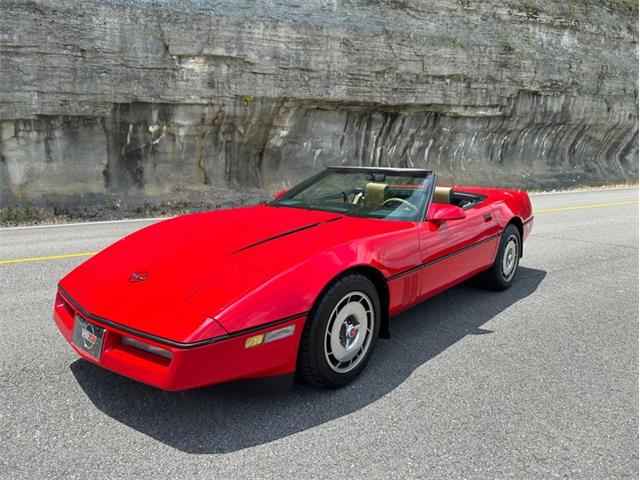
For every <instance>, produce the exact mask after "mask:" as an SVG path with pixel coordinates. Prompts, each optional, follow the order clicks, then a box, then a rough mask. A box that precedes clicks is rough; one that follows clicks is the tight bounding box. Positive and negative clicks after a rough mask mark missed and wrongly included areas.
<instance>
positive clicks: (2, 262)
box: [0, 200, 638, 265]
mask: <svg viewBox="0 0 640 480" xmlns="http://www.w3.org/2000/svg"><path fill="white" fill-rule="evenodd" d="M637 204H638V201H637V200H632V201H627V202H613V203H596V204H593V205H576V206H573V207H560V208H545V209H542V210H535V211H534V212H533V213H534V214H535V215H538V214H540V213H551V212H568V211H571V210H582V209H585V208H604V207H618V206H621V205H637ZM96 253H98V252H84V253H66V254H64V255H49V256H46V257H30V258H12V259H8V260H0V265H6V264H8V263H26V262H42V261H45V260H60V259H63V258H74V257H90V256H92V255H95V254H96Z"/></svg>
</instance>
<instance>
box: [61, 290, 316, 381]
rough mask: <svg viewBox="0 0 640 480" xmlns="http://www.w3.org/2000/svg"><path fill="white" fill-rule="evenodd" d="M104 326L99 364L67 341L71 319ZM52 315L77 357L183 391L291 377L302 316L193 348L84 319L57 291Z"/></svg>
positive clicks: (72, 322) (300, 331) (301, 325)
mask: <svg viewBox="0 0 640 480" xmlns="http://www.w3.org/2000/svg"><path fill="white" fill-rule="evenodd" d="M76 315H79V316H81V317H82V318H83V319H84V320H86V321H88V322H90V323H92V324H94V325H97V326H99V327H102V328H104V329H105V330H106V331H105V336H104V339H103V344H102V351H101V355H100V358H99V360H96V359H95V358H93V357H92V356H90V355H89V354H88V353H87V352H85V351H84V350H83V349H82V348H79V347H77V346H76V345H74V344H73V343H72V333H73V326H74V321H75V320H74V319H75V316H76ZM53 317H54V320H55V322H56V325H57V326H58V329H59V330H60V332H62V335H63V336H64V338H65V339H66V340H67V342H69V344H70V345H71V346H72V348H73V349H74V350H75V351H76V352H77V353H78V354H79V355H80V356H81V357H83V358H85V359H87V360H89V361H91V362H93V363H96V364H98V365H100V366H101V367H104V368H106V369H109V370H111V371H113V372H116V373H119V374H121V375H124V376H126V377H129V378H132V379H134V380H137V381H140V382H143V383H146V384H149V385H153V386H155V387H158V388H161V389H164V390H172V391H176V390H187V389H191V388H197V387H202V386H206V385H213V384H217V383H223V382H228V381H231V380H236V379H243V378H257V377H266V376H272V375H273V376H275V375H283V374H288V373H292V372H293V371H294V370H295V365H296V357H297V352H298V344H299V340H300V335H301V333H302V328H303V326H304V321H305V317H296V318H293V319H291V320H289V321H285V322H283V323H279V324H278V325H277V326H276V327H274V326H269V327H267V328H265V329H264V330H252V331H251V332H248V333H244V334H238V335H231V336H227V337H225V338H223V339H220V341H214V342H213V343H208V344H204V345H198V346H193V347H188V346H187V347H176V346H173V345H168V344H166V343H160V342H156V341H153V340H150V339H148V338H144V337H143V336H140V335H136V334H134V333H131V332H130V331H125V330H123V329H119V328H117V327H116V326H114V325H113V324H109V325H107V324H105V323H102V322H100V321H96V320H95V318H87V317H86V315H85V314H84V313H83V312H80V311H79V310H78V309H77V308H76V307H75V306H74V305H73V303H72V301H71V300H70V299H69V298H67V297H65V296H64V295H63V294H62V293H60V292H58V294H57V296H56V302H55V306H54V312H53ZM290 325H295V327H294V331H293V334H292V335H289V336H286V337H284V338H281V339H278V340H277V341H273V342H271V343H264V344H261V345H257V346H249V347H247V339H249V338H251V337H255V336H256V335H259V334H260V333H266V332H268V331H272V330H274V329H280V328H284V327H288V326H290ZM124 337H129V338H133V339H134V340H137V341H139V342H143V343H146V344H149V345H154V346H156V347H159V348H162V349H164V350H165V351H167V352H169V353H170V355H167V356H170V358H165V357H163V356H159V355H154V354H152V353H148V352H146V351H143V350H140V349H138V348H135V347H132V346H130V345H126V344H124V343H123V342H122V339H123V338H124Z"/></svg>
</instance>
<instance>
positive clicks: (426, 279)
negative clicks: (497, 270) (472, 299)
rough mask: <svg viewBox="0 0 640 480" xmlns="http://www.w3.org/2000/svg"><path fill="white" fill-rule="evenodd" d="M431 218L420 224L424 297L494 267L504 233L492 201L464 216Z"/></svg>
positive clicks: (421, 291)
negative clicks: (498, 222)
mask: <svg viewBox="0 0 640 480" xmlns="http://www.w3.org/2000/svg"><path fill="white" fill-rule="evenodd" d="M428 218H429V215H427V220H425V221H424V222H422V223H421V224H420V226H419V243H420V254H421V265H422V267H423V268H422V269H421V276H420V298H421V299H424V298H426V297H429V296H431V295H435V294H436V293H438V292H440V291H442V290H444V289H446V288H449V287H450V286H453V285H454V284H456V283H458V282H460V281H462V280H464V279H466V278H469V277H470V276H472V275H473V274H475V273H479V272H481V271H482V270H484V269H486V268H488V267H489V266H491V264H492V263H493V261H494V259H495V254H496V250H497V246H498V242H499V233H500V232H499V226H498V224H497V222H496V219H495V217H494V215H493V209H492V206H491V203H490V202H483V203H481V204H479V205H476V206H473V207H471V208H468V209H466V210H465V218H463V219H458V220H447V221H443V222H434V221H431V220H428Z"/></svg>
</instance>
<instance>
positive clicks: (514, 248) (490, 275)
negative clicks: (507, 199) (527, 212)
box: [478, 224, 522, 291]
mask: <svg viewBox="0 0 640 480" xmlns="http://www.w3.org/2000/svg"><path fill="white" fill-rule="evenodd" d="M521 252H522V238H521V237H520V231H519V230H518V228H517V227H516V226H515V225H513V224H509V225H507V228H505V229H504V231H503V232H502V236H501V238H500V245H499V246H498V253H497V254H496V259H495V261H494V262H493V266H492V267H491V268H490V269H489V270H487V271H486V272H484V273H482V274H481V275H480V276H479V277H478V279H479V281H480V284H481V285H482V286H483V287H485V288H488V289H490V290H498V291H500V290H506V289H507V288H509V287H510V286H511V285H512V284H513V281H514V279H515V278H516V273H517V271H518V265H519V263H520V254H521Z"/></svg>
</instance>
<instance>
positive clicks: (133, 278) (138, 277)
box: [129, 272, 149, 283]
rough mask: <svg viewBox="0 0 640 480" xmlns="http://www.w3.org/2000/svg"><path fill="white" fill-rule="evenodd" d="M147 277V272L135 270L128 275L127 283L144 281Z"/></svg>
mask: <svg viewBox="0 0 640 480" xmlns="http://www.w3.org/2000/svg"><path fill="white" fill-rule="evenodd" d="M148 278H149V272H135V273H132V274H131V275H130V276H129V283H138V282H144V281H145V280H147V279H148Z"/></svg>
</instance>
